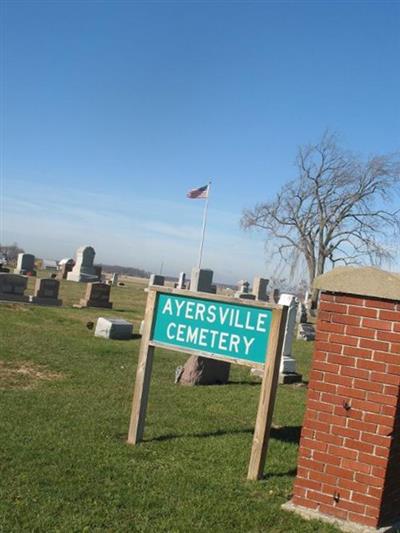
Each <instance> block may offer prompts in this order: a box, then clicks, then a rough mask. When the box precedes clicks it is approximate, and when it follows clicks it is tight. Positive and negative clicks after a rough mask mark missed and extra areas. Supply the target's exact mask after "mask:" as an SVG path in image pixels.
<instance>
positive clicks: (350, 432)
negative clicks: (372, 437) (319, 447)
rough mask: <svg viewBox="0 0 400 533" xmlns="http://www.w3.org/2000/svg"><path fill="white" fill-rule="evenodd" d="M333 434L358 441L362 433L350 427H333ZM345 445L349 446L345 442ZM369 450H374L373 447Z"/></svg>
mask: <svg viewBox="0 0 400 533" xmlns="http://www.w3.org/2000/svg"><path fill="white" fill-rule="evenodd" d="M332 432H333V433H334V434H335V435H339V436H340V437H347V438H349V439H358V438H359V436H360V432H359V431H356V430H354V429H349V428H348V427H341V426H333V427H332ZM345 445H346V446H347V444H346V442H345ZM369 448H371V449H372V447H371V446H370V447H369ZM357 449H358V448H357Z"/></svg>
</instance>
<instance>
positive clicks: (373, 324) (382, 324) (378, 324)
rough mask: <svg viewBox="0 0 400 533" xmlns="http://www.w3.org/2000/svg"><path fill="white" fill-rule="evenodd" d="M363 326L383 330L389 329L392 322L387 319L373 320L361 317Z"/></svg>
mask: <svg viewBox="0 0 400 533" xmlns="http://www.w3.org/2000/svg"><path fill="white" fill-rule="evenodd" d="M361 324H362V327H363V328H371V329H379V330H384V331H390V330H391V329H392V323H391V322H388V321H387V320H374V319H372V318H363V320H362V323H361Z"/></svg>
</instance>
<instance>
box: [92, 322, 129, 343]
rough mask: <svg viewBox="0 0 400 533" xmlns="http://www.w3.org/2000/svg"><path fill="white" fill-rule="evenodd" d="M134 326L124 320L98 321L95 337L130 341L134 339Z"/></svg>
mask: <svg viewBox="0 0 400 533" xmlns="http://www.w3.org/2000/svg"><path fill="white" fill-rule="evenodd" d="M132 333H133V324H131V322H128V321H127V320H124V319H123V318H103V317H99V318H98V319H97V324H96V329H95V332H94V336H95V337H103V338H104V339H116V340H129V339H131V338H132Z"/></svg>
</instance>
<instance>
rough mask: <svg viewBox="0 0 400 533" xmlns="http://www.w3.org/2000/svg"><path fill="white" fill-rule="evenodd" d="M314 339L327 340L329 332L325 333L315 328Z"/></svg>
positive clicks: (318, 340)
mask: <svg viewBox="0 0 400 533" xmlns="http://www.w3.org/2000/svg"><path fill="white" fill-rule="evenodd" d="M315 340H316V341H317V342H328V341H329V333H325V332H324V331H320V330H319V329H317V332H316V335H315Z"/></svg>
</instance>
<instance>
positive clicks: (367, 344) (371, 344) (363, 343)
mask: <svg viewBox="0 0 400 533" xmlns="http://www.w3.org/2000/svg"><path fill="white" fill-rule="evenodd" d="M360 348H368V349H369V350H381V351H386V352H387V351H388V350H389V343H387V342H382V341H373V340H370V339H360Z"/></svg>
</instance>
